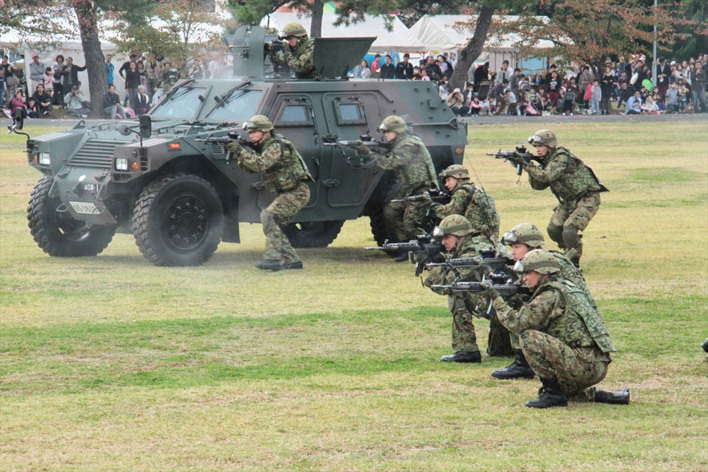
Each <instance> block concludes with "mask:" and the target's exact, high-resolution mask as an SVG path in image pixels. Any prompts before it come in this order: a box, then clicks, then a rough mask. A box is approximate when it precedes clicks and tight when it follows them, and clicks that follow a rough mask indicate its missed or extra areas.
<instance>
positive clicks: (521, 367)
mask: <svg viewBox="0 0 708 472" xmlns="http://www.w3.org/2000/svg"><path fill="white" fill-rule="evenodd" d="M533 376H534V372H533V369H531V366H530V365H529V363H528V362H527V361H526V358H525V357H524V353H523V352H522V351H521V349H515V350H514V362H512V363H511V364H509V365H508V366H506V367H504V368H503V369H496V370H493V371H492V377H494V378H495V379H503V380H507V379H532V378H533Z"/></svg>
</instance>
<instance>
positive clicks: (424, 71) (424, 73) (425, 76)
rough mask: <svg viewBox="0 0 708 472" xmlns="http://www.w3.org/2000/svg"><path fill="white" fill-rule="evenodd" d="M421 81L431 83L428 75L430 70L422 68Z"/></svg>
mask: <svg viewBox="0 0 708 472" xmlns="http://www.w3.org/2000/svg"><path fill="white" fill-rule="evenodd" d="M420 80H424V81H426V82H430V76H429V75H428V70H427V69H425V68H423V67H421V68H420Z"/></svg>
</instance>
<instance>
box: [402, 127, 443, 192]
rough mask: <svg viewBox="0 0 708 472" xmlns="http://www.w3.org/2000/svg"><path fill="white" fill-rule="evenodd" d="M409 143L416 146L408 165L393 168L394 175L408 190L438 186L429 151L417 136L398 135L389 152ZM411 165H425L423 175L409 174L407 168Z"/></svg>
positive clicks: (413, 190) (408, 134)
mask: <svg viewBox="0 0 708 472" xmlns="http://www.w3.org/2000/svg"><path fill="white" fill-rule="evenodd" d="M409 143H412V144H413V145H414V146H415V147H416V152H415V153H414V155H413V157H412V158H411V160H410V163H409V164H408V166H405V167H399V168H397V169H396V170H395V173H396V177H397V178H398V180H399V181H400V182H401V184H402V185H403V188H404V189H407V191H408V192H415V191H419V190H427V189H430V188H433V187H435V188H438V178H437V175H436V174H435V167H434V166H433V160H432V159H431V157H430V153H429V152H428V149H427V148H426V147H425V144H423V141H422V140H421V139H420V138H419V137H418V136H415V135H413V134H410V133H404V134H402V135H400V136H399V137H398V138H396V143H395V145H394V148H393V149H392V150H391V153H393V152H394V150H395V148H397V147H399V146H402V145H404V144H409ZM413 165H422V166H425V175H417V174H414V175H411V172H409V169H408V168H409V167H412V166H413ZM416 177H417V178H416Z"/></svg>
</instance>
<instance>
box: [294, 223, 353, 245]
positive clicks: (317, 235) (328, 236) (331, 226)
mask: <svg viewBox="0 0 708 472" xmlns="http://www.w3.org/2000/svg"><path fill="white" fill-rule="evenodd" d="M343 224H344V220H335V221H312V222H309V223H291V224H289V225H287V226H286V227H285V228H284V229H283V232H284V233H285V235H286V236H287V237H288V239H289V240H290V244H292V245H293V247H297V248H308V247H327V246H329V245H330V244H331V243H332V241H334V240H335V239H336V238H337V235H338V234H339V231H340V230H341V229H342V225H343Z"/></svg>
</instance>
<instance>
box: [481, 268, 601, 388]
mask: <svg viewBox="0 0 708 472" xmlns="http://www.w3.org/2000/svg"><path fill="white" fill-rule="evenodd" d="M555 280H556V277H554V276H550V277H548V279H547V280H544V281H543V282H542V283H541V284H540V285H539V286H538V288H536V290H535V291H534V293H533V295H532V296H531V299H530V300H529V301H528V302H527V303H525V304H524V305H523V306H522V307H521V308H520V309H519V310H514V309H513V308H511V307H510V306H509V305H507V303H506V302H504V300H502V298H501V297H496V298H495V299H494V301H493V305H494V308H495V309H496V311H497V317H498V318H499V321H500V322H501V323H502V324H503V325H504V326H506V327H507V328H508V329H509V331H510V332H511V333H513V334H516V335H518V337H519V344H520V348H521V349H522V351H523V353H524V356H525V357H526V359H527V360H528V362H529V365H531V368H532V369H533V370H534V372H536V374H537V375H538V376H539V377H541V378H550V377H553V376H556V377H557V378H558V382H559V385H560V386H561V388H562V389H563V391H564V392H565V393H566V394H567V395H569V396H571V397H574V399H585V400H592V399H593V398H594V390H592V389H588V388H589V387H591V386H592V385H594V384H596V383H598V382H600V381H601V380H602V379H603V378H604V377H605V375H606V374H607V365H608V364H609V363H610V362H611V359H610V355H609V353H608V352H604V351H607V350H613V349H614V347H612V346H611V341H610V340H609V336H607V334H606V331H605V330H604V324H602V317H601V316H600V314H599V312H598V311H597V310H596V309H594V308H593V307H592V305H591V303H590V301H589V300H587V298H586V297H584V295H583V293H582V291H580V290H578V289H576V288H575V287H574V286H573V285H572V283H571V284H568V283H567V282H566V281H563V282H562V283H559V282H556V281H555ZM573 292H574V293H573ZM591 331H593V332H595V337H594V336H593V334H591ZM602 332H604V336H606V338H602V337H601V336H600V337H598V334H600V333H602ZM598 339H600V341H599V342H600V344H598ZM586 389H588V390H586Z"/></svg>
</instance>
